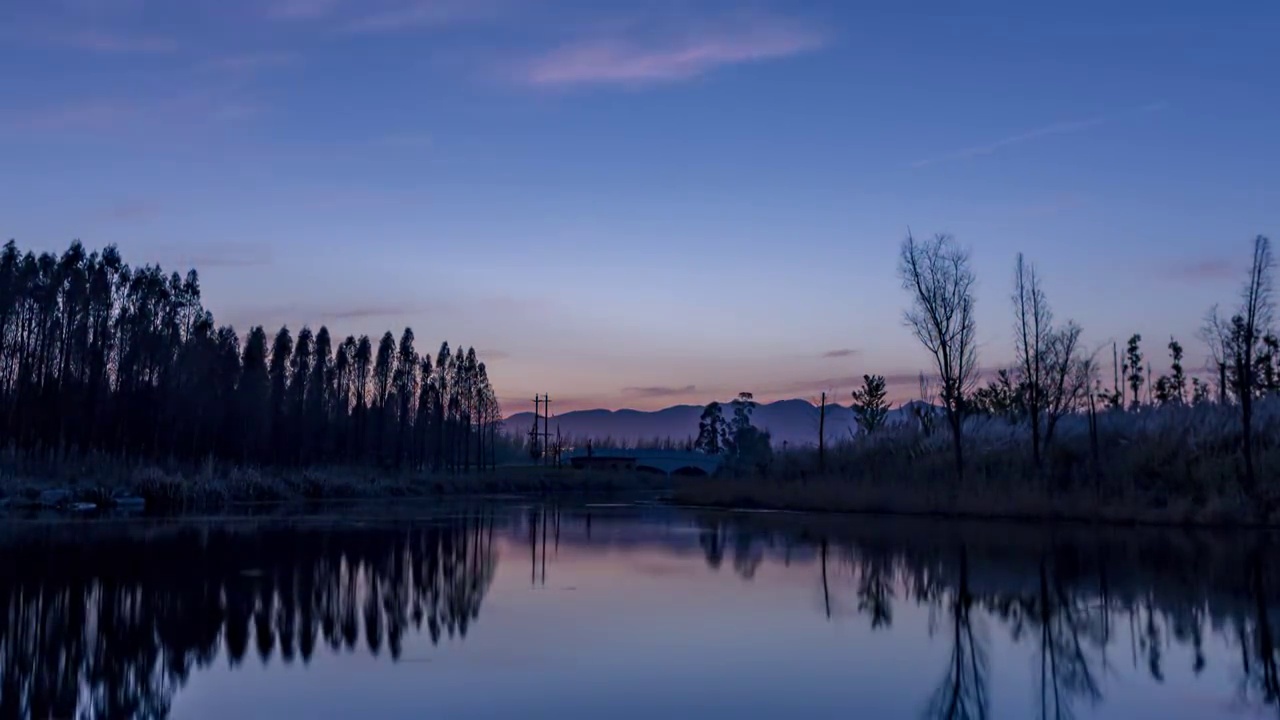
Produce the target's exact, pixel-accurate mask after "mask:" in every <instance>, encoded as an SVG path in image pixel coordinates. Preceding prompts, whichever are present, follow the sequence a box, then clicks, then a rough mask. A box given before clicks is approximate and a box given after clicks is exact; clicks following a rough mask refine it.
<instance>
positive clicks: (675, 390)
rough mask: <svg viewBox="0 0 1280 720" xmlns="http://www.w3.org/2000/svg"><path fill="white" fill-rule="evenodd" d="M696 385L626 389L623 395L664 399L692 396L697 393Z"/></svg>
mask: <svg viewBox="0 0 1280 720" xmlns="http://www.w3.org/2000/svg"><path fill="white" fill-rule="evenodd" d="M697 389H698V388H697V387H696V386H694V385H685V386H684V387H666V386H663V385H657V386H650V387H625V388H622V394H623V395H627V396H630V397H636V398H664V397H676V396H681V395H692V394H693V393H694V392H696V391H697Z"/></svg>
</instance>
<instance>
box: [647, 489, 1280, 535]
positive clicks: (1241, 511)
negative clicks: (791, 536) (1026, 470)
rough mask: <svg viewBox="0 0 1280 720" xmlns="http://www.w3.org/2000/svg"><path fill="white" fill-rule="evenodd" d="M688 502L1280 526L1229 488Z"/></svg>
mask: <svg viewBox="0 0 1280 720" xmlns="http://www.w3.org/2000/svg"><path fill="white" fill-rule="evenodd" d="M671 501H672V502H674V503H676V504H680V505H689V506H697V507H708V508H721V509H748V510H783V511H794V512H808V513H845V514H867V515H906V516H919V517H947V518H971V519H985V520H996V519H1006V520H1023V521H1071V522H1090V523H1106V524H1150V525H1183V526H1205V527H1280V512H1278V511H1275V510H1272V511H1270V512H1264V511H1262V510H1261V509H1260V508H1259V507H1258V506H1256V505H1255V504H1252V503H1250V502H1248V501H1247V500H1246V499H1245V498H1244V497H1243V496H1241V495H1238V494H1236V493H1234V492H1233V491H1232V489H1231V488H1224V489H1223V491H1222V492H1220V493H1218V494H1215V495H1213V496H1210V497H1203V496H1192V497H1173V498H1170V497H1166V496H1163V495H1158V494H1153V493H1142V492H1138V491H1133V492H1129V493H1125V494H1123V495H1110V496H1106V497H1100V496H1099V495H1097V494H1095V492H1093V491H1086V490H1077V491H1071V492H1056V493H1049V492H1047V491H1044V490H1043V489H1041V488H1035V487H1026V486H1024V487H1022V488H1016V487H1010V486H985V487H984V486H980V485H978V484H977V483H971V484H968V485H965V486H962V487H960V488H959V489H953V488H952V487H950V486H948V484H947V483H946V482H945V481H944V482H942V483H939V484H937V485H931V486H927V487H926V486H914V487H903V486H897V487H895V486H886V485H883V484H878V483H877V484H872V483H866V482H859V481H856V480H849V479H845V478H836V477H826V478H816V479H807V480H777V479H760V478H715V479H710V480H702V481H693V482H690V483H688V484H684V485H681V486H678V487H676V488H674V489H673V490H672V495H671Z"/></svg>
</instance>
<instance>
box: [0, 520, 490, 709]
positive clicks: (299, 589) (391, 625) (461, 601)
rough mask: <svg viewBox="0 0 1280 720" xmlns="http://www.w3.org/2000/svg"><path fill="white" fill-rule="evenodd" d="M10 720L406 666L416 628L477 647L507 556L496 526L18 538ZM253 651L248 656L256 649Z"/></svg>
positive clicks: (1, 641) (7, 674)
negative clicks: (340, 654) (285, 672)
mask: <svg viewBox="0 0 1280 720" xmlns="http://www.w3.org/2000/svg"><path fill="white" fill-rule="evenodd" d="M10 532H11V533H12V534H13V535H14V536H15V537H13V538H11V539H10V541H9V542H6V543H5V545H4V549H3V552H4V554H5V556H6V558H7V562H6V563H4V564H3V566H0V617H3V618H4V622H3V623H2V624H0V717H6V718H7V717H56V718H70V717H103V718H132V717H165V716H166V715H167V714H168V712H169V707H170V704H171V701H172V697H173V694H174V692H175V690H176V689H177V688H179V687H180V686H181V685H182V684H183V683H184V682H185V681H186V680H187V678H188V677H189V676H190V674H191V672H192V670H193V669H199V668H203V667H205V666H207V665H209V664H210V663H211V662H212V661H213V660H214V659H215V658H216V657H217V656H218V655H219V652H220V651H221V652H224V653H225V657H226V658H227V659H228V661H229V663H230V664H231V665H232V666H238V665H240V664H241V663H243V662H244V661H245V659H246V657H247V656H248V655H249V654H250V653H253V654H256V655H257V657H258V658H259V659H260V660H261V662H262V663H264V664H265V663H269V662H272V661H273V659H274V658H279V661H280V662H283V663H285V664H290V663H295V662H301V663H303V664H306V663H308V662H309V661H310V660H311V658H312V655H313V654H314V653H315V652H316V649H317V644H318V643H324V644H325V645H327V646H328V648H330V649H331V650H333V651H339V650H346V651H348V652H353V651H362V652H367V653H370V654H372V655H375V656H377V655H379V654H382V653H384V652H385V653H386V654H387V655H389V656H390V657H391V658H393V659H394V658H399V657H400V654H401V650H402V643H403V640H404V637H405V634H406V633H407V632H408V631H409V629H410V628H413V629H415V630H421V629H423V628H424V627H425V629H426V631H427V633H428V634H429V635H430V637H431V640H432V642H436V641H438V640H439V639H440V638H441V636H442V635H449V636H453V635H454V634H455V633H456V634H458V635H460V636H465V635H466V633H467V628H468V627H469V625H470V624H471V623H472V622H474V621H475V620H476V618H477V617H478V616H479V613H480V604H481V601H482V600H483V598H484V595H485V592H486V591H487V589H488V587H489V584H490V582H491V580H492V578H493V574H494V570H495V568H496V564H497V558H496V556H495V554H494V548H493V521H492V518H491V517H484V516H475V517H463V518H458V519H454V520H451V521H449V522H448V523H443V524H439V525H430V526H424V527H413V528H404V529H358V528H344V527H328V528H310V529H309V528H306V527H296V526H295V527H266V528H258V527H252V526H249V527H246V526H237V527H235V528H234V529H217V528H216V527H212V528H211V527H201V528H178V529H173V530H152V531H151V532H148V533H145V534H133V533H130V532H123V533H118V534H111V533H102V535H103V536H102V537H95V538H94V541H93V542H92V543H91V544H84V543H82V542H81V540H82V539H83V538H82V537H80V536H79V535H78V531H77V528H75V527H54V528H45V529H42V530H41V531H39V532H36V531H31V532H15V531H13V530H11V531H10ZM251 646H252V647H251Z"/></svg>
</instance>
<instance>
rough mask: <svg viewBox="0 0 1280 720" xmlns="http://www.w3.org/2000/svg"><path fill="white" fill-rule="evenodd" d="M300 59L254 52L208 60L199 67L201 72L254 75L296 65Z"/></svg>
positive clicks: (271, 53)
mask: <svg viewBox="0 0 1280 720" xmlns="http://www.w3.org/2000/svg"><path fill="white" fill-rule="evenodd" d="M301 60H302V58H301V57H300V56H299V55H297V54H296V53H289V52H254V53H240V54H238V55H226V56H224V57H218V58H214V59H212V60H208V61H206V62H204V63H202V64H201V65H200V68H201V69H203V70H212V71H223V72H233V73H255V72H258V71H261V70H269V69H272V68H282V67H289V66H292V65H297V64H298V63H299V62H301Z"/></svg>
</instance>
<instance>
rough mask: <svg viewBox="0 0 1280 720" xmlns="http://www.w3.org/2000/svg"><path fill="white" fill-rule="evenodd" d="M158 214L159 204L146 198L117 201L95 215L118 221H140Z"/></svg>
mask: <svg viewBox="0 0 1280 720" xmlns="http://www.w3.org/2000/svg"><path fill="white" fill-rule="evenodd" d="M159 214H160V206H159V205H156V204H155V203H152V202H147V201H146V200H129V201H124V202H118V203H115V204H113V205H111V206H110V207H107V208H105V209H104V210H102V212H100V213H98V214H97V216H98V217H100V218H102V219H105V220H113V221H119V222H141V221H144V220H150V219H151V218H154V217H156V216H157V215H159Z"/></svg>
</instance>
